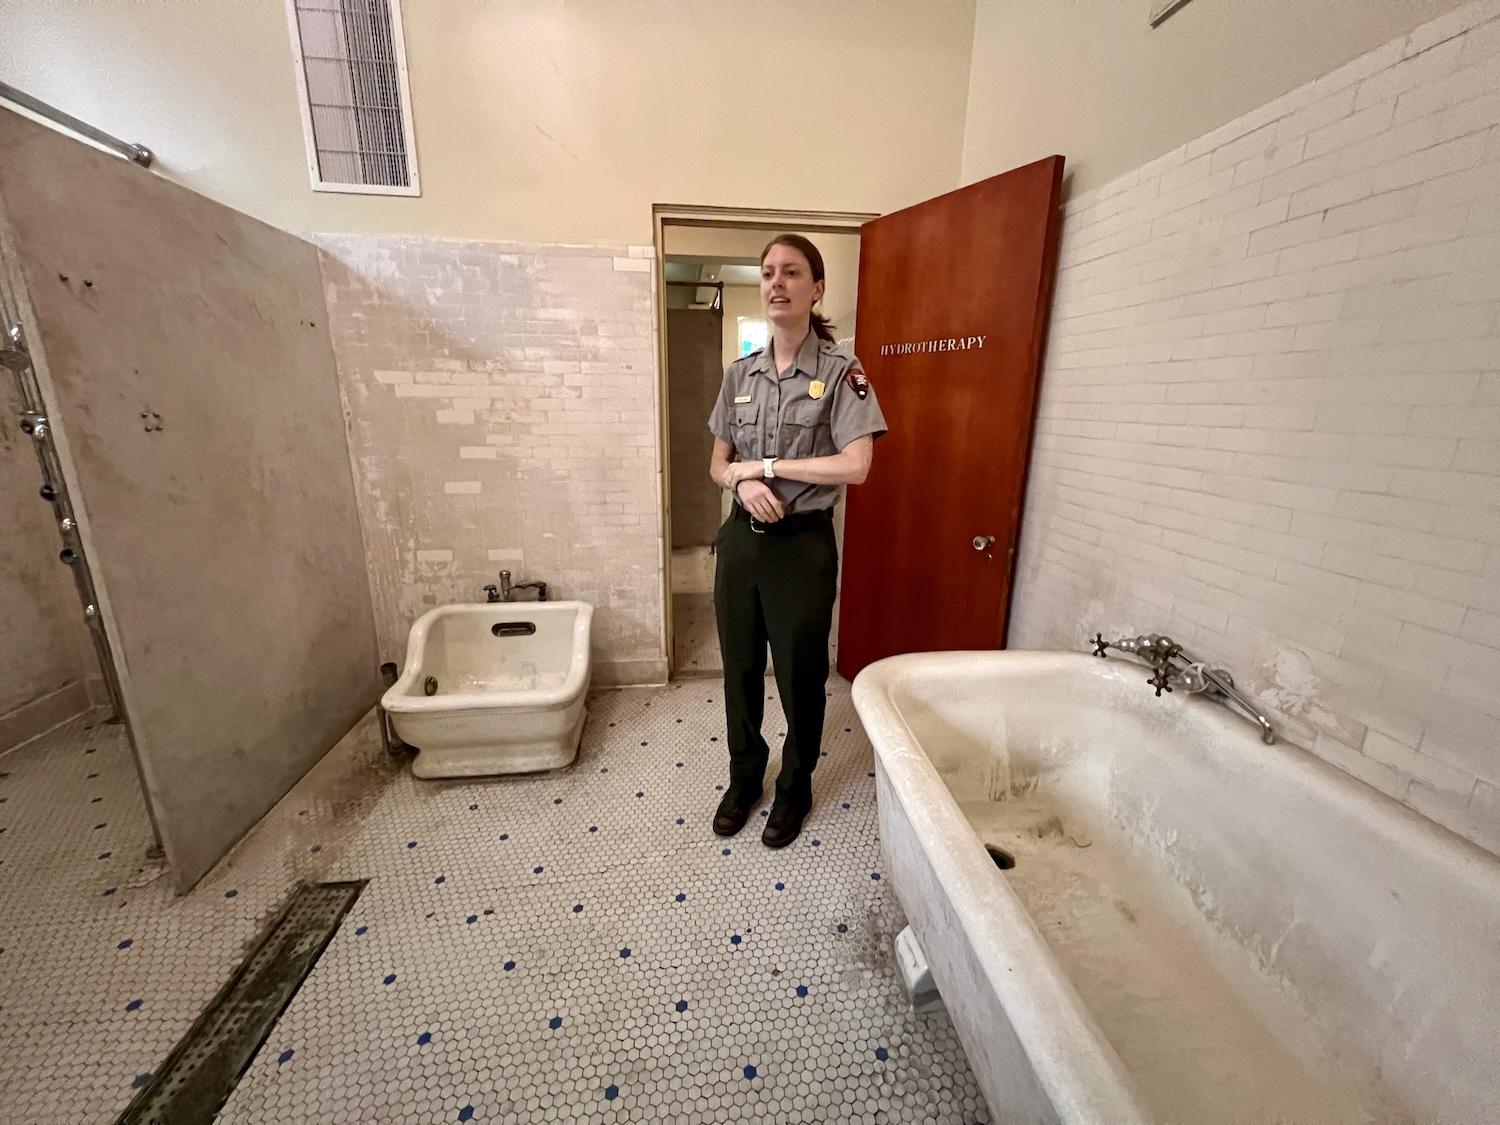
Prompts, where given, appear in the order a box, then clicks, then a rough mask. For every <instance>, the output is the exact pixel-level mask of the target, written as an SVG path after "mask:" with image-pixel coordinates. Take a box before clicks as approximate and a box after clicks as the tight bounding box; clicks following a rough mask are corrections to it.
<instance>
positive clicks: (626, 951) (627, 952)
mask: <svg viewBox="0 0 1500 1125" xmlns="http://www.w3.org/2000/svg"><path fill="white" fill-rule="evenodd" d="M629 956H630V946H628V945H627V946H625V947H624V948H622V949H621V950H620V957H621V958H622V959H623V958H625V957H629Z"/></svg>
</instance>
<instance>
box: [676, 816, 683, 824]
mask: <svg viewBox="0 0 1500 1125" xmlns="http://www.w3.org/2000/svg"><path fill="white" fill-rule="evenodd" d="M677 823H678V824H682V823H683V819H682V817H680V816H679V817H678V818H677Z"/></svg>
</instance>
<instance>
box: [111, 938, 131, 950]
mask: <svg viewBox="0 0 1500 1125" xmlns="http://www.w3.org/2000/svg"><path fill="white" fill-rule="evenodd" d="M134 944H135V940H134V939H133V938H126V939H125V940H124V941H122V942H121V943H120V944H119V945H117V946H115V948H116V949H129V948H130V947H131V946H132V945H134Z"/></svg>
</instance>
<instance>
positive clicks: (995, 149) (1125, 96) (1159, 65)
mask: <svg viewBox="0 0 1500 1125" xmlns="http://www.w3.org/2000/svg"><path fill="white" fill-rule="evenodd" d="M1460 3H1461V0H1320V2H1317V3H1308V2H1307V0H1190V2H1189V3H1188V4H1187V6H1186V7H1184V8H1182V9H1180V10H1179V11H1177V12H1176V13H1175V14H1174V15H1172V16H1171V17H1170V18H1168V19H1167V20H1166V21H1165V22H1164V23H1163V24H1162V25H1161V26H1160V27H1157V28H1155V29H1153V28H1151V27H1150V26H1149V24H1148V23H1147V14H1148V12H1149V11H1150V10H1151V9H1152V8H1153V7H1155V6H1156V5H1155V0H1066V2H1061V3H1060V2H1059V0H978V4H977V8H976V11H975V20H974V54H973V60H972V71H971V74H970V84H969V104H968V116H967V120H966V122H965V128H964V149H963V161H962V172H961V176H962V181H961V182H962V183H965V184H968V183H973V182H974V181H976V180H981V179H983V178H985V177H986V176H992V175H995V174H996V173H999V172H1004V171H1006V170H1008V169H1010V168H1015V167H1017V166H1019V165H1022V164H1028V163H1030V162H1031V161H1033V160H1038V159H1040V158H1042V157H1044V156H1049V155H1051V154H1052V153H1061V154H1062V155H1063V156H1065V157H1067V160H1068V168H1069V175H1068V182H1067V188H1066V190H1067V192H1068V194H1069V195H1077V194H1079V193H1081V192H1085V191H1090V190H1092V189H1094V188H1096V187H1099V186H1100V185H1101V184H1104V183H1106V182H1108V181H1109V180H1112V179H1114V178H1115V177H1116V176H1118V175H1120V174H1121V173H1122V172H1126V171H1128V170H1130V169H1132V168H1135V167H1137V166H1138V165H1140V164H1143V163H1145V162H1146V161H1148V160H1151V159H1153V158H1155V157H1157V156H1160V155H1161V154H1162V153H1164V152H1166V151H1168V150H1169V149H1171V148H1174V147H1175V146H1177V145H1180V144H1182V143H1183V142H1184V141H1187V140H1191V139H1192V138H1194V137H1197V136H1199V135H1201V134H1203V133H1206V132H1208V131H1209V130H1211V129H1213V128H1215V127H1216V126H1218V125H1222V124H1223V123H1224V122H1226V121H1229V120H1232V119H1233V118H1236V117H1238V116H1239V115H1240V114H1242V113H1245V112H1247V111H1249V110H1251V109H1254V108H1255V107H1256V106H1259V105H1261V104H1263V103H1264V102H1268V101H1270V100H1271V99H1272V98H1275V97H1277V96H1278V95H1280V94H1283V93H1285V92H1286V91H1288V90H1290V89H1291V88H1292V87H1294V86H1297V85H1299V84H1300V83H1302V82H1306V81H1308V80H1310V79H1312V78H1316V77H1317V76H1319V75H1321V74H1323V73H1324V72H1326V71H1329V70H1332V69H1333V68H1334V67H1336V66H1339V65H1341V64H1342V63H1345V62H1348V61H1349V60H1350V59H1352V58H1354V57H1355V56H1357V55H1360V54H1362V53H1364V52H1365V51H1368V50H1370V49H1371V48H1373V47H1376V46H1379V45H1380V44H1382V43H1385V42H1387V41H1388V40H1391V39H1394V38H1396V37H1398V36H1400V35H1403V34H1405V33H1406V32H1407V31H1410V30H1411V29H1412V28H1414V27H1416V26H1417V25H1418V24H1420V23H1423V22H1425V21H1427V20H1430V19H1432V18H1433V17H1434V16H1437V15H1439V14H1441V13H1443V12H1446V11H1448V10H1449V9H1452V8H1456V7H1458V6H1459V5H1460Z"/></svg>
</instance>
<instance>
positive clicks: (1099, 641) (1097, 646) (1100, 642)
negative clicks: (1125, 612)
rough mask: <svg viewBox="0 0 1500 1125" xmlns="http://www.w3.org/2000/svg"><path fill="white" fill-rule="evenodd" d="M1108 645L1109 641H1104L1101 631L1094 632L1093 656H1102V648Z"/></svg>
mask: <svg viewBox="0 0 1500 1125" xmlns="http://www.w3.org/2000/svg"><path fill="white" fill-rule="evenodd" d="M1108 647H1109V643H1108V642H1107V641H1105V639H1104V634H1103V633H1095V634H1094V655H1095V656H1103V655H1104V650H1105V649H1107V648H1108Z"/></svg>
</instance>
